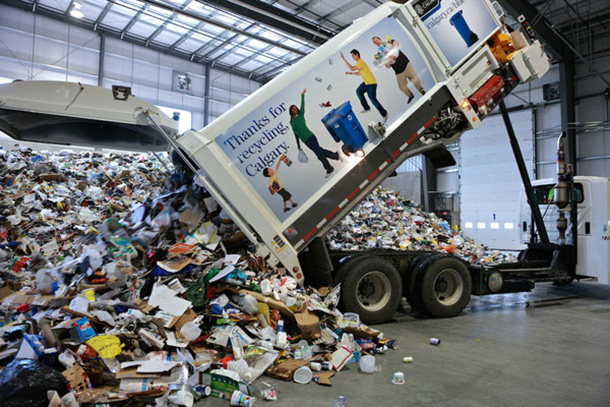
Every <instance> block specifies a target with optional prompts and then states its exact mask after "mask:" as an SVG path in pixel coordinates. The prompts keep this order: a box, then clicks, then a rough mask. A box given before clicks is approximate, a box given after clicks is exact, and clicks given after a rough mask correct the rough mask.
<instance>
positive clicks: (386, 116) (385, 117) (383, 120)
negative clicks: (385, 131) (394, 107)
mask: <svg viewBox="0 0 610 407" xmlns="http://www.w3.org/2000/svg"><path fill="white" fill-rule="evenodd" d="M387 121H388V114H387V113H386V114H385V116H383V119H382V120H381V124H386V122H387Z"/></svg>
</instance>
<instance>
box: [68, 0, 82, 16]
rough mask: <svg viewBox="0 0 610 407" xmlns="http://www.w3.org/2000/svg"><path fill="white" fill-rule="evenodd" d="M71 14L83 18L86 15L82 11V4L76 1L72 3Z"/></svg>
mask: <svg viewBox="0 0 610 407" xmlns="http://www.w3.org/2000/svg"><path fill="white" fill-rule="evenodd" d="M70 15H71V16H72V17H74V18H83V17H84V16H85V15H84V14H83V12H82V11H81V4H80V3H77V2H74V3H72V7H70Z"/></svg>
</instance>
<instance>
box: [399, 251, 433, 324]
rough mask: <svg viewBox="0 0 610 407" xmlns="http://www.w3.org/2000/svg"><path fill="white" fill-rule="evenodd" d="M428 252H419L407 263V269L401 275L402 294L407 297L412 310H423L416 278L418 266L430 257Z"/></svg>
mask: <svg viewBox="0 0 610 407" xmlns="http://www.w3.org/2000/svg"><path fill="white" fill-rule="evenodd" d="M430 256H431V254H430V253H426V254H420V255H419V256H417V257H415V258H414V259H413V260H411V263H409V267H407V271H406V272H405V275H404V277H403V291H402V292H403V294H404V295H405V297H407V302H408V303H409V305H410V306H411V309H412V310H413V311H417V312H423V311H424V310H425V309H424V304H423V301H422V297H421V290H420V289H417V288H416V281H415V280H416V279H417V276H418V274H419V273H418V271H419V268H420V266H421V265H422V264H423V263H424V262H425V261H426V260H427V259H428V257H430Z"/></svg>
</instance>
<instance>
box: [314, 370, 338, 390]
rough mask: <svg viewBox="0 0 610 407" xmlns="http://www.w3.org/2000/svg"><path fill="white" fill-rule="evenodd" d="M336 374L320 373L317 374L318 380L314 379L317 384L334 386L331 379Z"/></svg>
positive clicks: (330, 372)
mask: <svg viewBox="0 0 610 407" xmlns="http://www.w3.org/2000/svg"><path fill="white" fill-rule="evenodd" d="M335 373H336V372H333V371H328V372H320V373H318V374H316V376H318V377H317V379H314V380H315V381H316V383H318V384H321V385H322V386H332V383H331V382H330V378H331V377H333V376H334V375H335Z"/></svg>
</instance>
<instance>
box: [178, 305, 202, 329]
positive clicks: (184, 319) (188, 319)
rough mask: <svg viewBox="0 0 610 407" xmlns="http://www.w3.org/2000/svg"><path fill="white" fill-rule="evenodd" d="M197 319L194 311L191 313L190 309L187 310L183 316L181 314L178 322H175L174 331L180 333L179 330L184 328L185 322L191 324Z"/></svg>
mask: <svg viewBox="0 0 610 407" xmlns="http://www.w3.org/2000/svg"><path fill="white" fill-rule="evenodd" d="M196 318H197V313H196V312H195V311H193V310H192V309H190V308H189V309H188V310H187V311H186V312H185V313H184V314H182V316H181V317H180V318H178V320H177V321H176V322H175V324H174V327H175V329H176V331H180V329H182V327H183V326H184V324H186V323H187V322H191V321H194V320H195V319H196Z"/></svg>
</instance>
